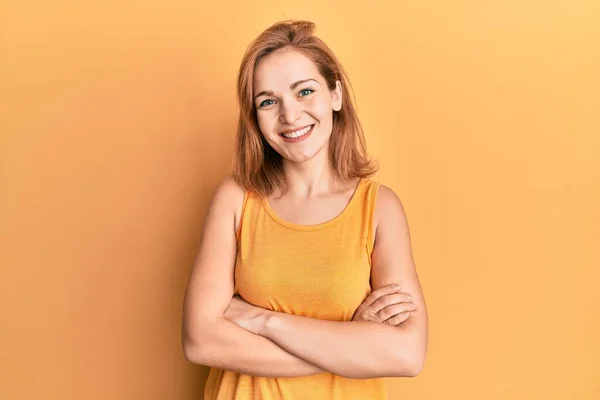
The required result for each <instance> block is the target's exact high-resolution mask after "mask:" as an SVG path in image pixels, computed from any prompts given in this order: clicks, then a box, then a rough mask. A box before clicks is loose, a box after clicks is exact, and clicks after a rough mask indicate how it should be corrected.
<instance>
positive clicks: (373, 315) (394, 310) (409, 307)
mask: <svg viewBox="0 0 600 400" xmlns="http://www.w3.org/2000/svg"><path fill="white" fill-rule="evenodd" d="M416 309H417V306H416V305H415V304H414V303H413V302H412V298H411V297H410V295H409V294H408V293H403V292H401V289H400V287H399V286H397V285H388V286H384V287H381V288H379V289H377V290H374V291H373V292H371V294H370V295H369V296H367V298H366V299H365V300H364V301H363V302H362V304H361V305H360V306H358V308H357V309H356V312H355V313H354V316H353V318H352V321H370V322H383V323H385V324H388V325H394V326H398V325H400V324H401V323H403V322H404V321H406V320H407V319H408V317H409V316H410V311H414V310H416Z"/></svg>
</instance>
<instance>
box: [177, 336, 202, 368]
mask: <svg viewBox="0 0 600 400" xmlns="http://www.w3.org/2000/svg"><path fill="white" fill-rule="evenodd" d="M182 348H183V355H184V356H185V359H186V360H188V361H189V362H191V363H192V364H201V365H206V355H205V354H204V353H205V351H204V349H205V348H206V346H203V345H202V341H199V340H196V339H194V338H190V337H184V338H183V340H182Z"/></svg>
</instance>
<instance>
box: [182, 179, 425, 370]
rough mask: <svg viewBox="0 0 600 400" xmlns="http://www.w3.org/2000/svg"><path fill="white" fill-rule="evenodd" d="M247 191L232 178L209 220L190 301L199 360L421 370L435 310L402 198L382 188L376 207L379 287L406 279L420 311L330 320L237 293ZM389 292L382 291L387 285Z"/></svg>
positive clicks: (188, 335)
mask: <svg viewBox="0 0 600 400" xmlns="http://www.w3.org/2000/svg"><path fill="white" fill-rule="evenodd" d="M240 196H241V197H243V191H242V190H241V189H240V188H239V187H238V186H237V185H236V184H235V183H234V182H233V181H231V180H230V181H226V182H224V183H223V184H222V185H221V186H220V187H219V189H218V190H217V192H216V193H215V196H214V198H213V202H212V204H211V206H210V209H209V212H208V214H207V217H206V220H205V226H204V230H203V237H202V240H201V245H200V250H199V253H198V258H197V260H196V264H195V266H194V269H193V271H192V274H191V276H190V280H189V284H188V290H187V292H186V299H185V304H184V315H183V317H184V318H183V347H184V353H185V355H186V357H187V358H188V359H189V360H190V361H192V362H195V363H198V364H204V365H209V366H215V367H219V368H223V369H226V370H231V371H236V372H240V373H244V374H248V375H253V376H269V377H291V376H305V375H311V374H315V373H318V372H322V371H328V372H331V373H334V374H337V375H341V376H345V377H349V378H370V377H379V376H415V375H417V374H418V373H419V372H420V370H421V369H422V367H423V363H424V360H425V354H426V348H427V312H426V307H425V302H424V299H423V295H422V291H421V288H420V284H419V281H418V277H417V274H416V269H415V266H414V262H413V259H412V251H411V247H410V238H409V232H408V224H407V222H406V217H405V214H404V210H403V208H402V204H401V203H400V200H399V199H398V198H397V197H396V195H395V194H394V193H393V192H392V191H391V190H390V189H388V188H386V187H383V186H382V187H381V189H380V193H379V197H378V201H377V205H376V212H375V214H376V215H375V219H376V221H377V230H376V238H375V247H374V251H373V257H372V273H371V284H372V287H373V289H378V288H382V287H389V285H391V284H396V285H399V287H400V288H402V291H403V292H407V293H409V294H410V295H411V296H412V299H413V302H414V303H415V304H416V310H415V311H413V312H411V314H410V318H408V319H407V320H406V321H404V322H403V323H402V324H400V325H398V326H394V325H392V324H385V323H381V322H366V321H351V322H334V321H324V320H318V319H312V318H306V317H300V316H294V315H289V314H284V313H277V312H272V311H268V310H264V309H261V308H258V307H255V306H252V305H250V304H248V303H246V302H244V301H243V300H240V299H233V300H232V296H233V265H234V263H235V255H236V251H237V248H236V240H235V235H234V233H233V232H234V229H233V228H232V227H233V226H235V218H234V212H232V210H234V209H235V208H234V207H236V205H237V203H238V202H239V203H240V204H241V200H240ZM379 292H381V290H380V291H379Z"/></svg>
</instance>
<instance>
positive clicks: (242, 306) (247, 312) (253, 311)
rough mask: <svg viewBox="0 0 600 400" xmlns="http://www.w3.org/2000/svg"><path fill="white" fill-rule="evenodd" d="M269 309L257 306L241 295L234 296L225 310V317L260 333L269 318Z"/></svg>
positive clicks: (255, 332) (246, 328) (256, 333)
mask: <svg viewBox="0 0 600 400" xmlns="http://www.w3.org/2000/svg"><path fill="white" fill-rule="evenodd" d="M267 314H268V310H265V309H264V308H260V307H256V306H254V305H252V304H250V303H248V302H247V301H245V300H244V299H242V298H241V297H240V296H239V295H235V296H233V298H232V299H231V302H230V303H229V306H228V307H227V309H226V310H225V314H224V315H225V318H227V319H228V320H230V321H231V322H233V323H235V324H236V325H238V326H240V327H242V328H244V329H245V330H247V331H249V332H252V333H254V334H255V335H260V332H261V330H262V328H263V326H264V323H265V320H266V318H267Z"/></svg>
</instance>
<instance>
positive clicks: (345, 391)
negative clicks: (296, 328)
mask: <svg viewBox="0 0 600 400" xmlns="http://www.w3.org/2000/svg"><path fill="white" fill-rule="evenodd" d="M378 189H379V183H378V182H375V181H372V180H370V179H367V178H363V179H361V180H360V181H359V183H358V185H357V187H356V189H355V191H354V194H353V195H352V198H351V199H350V201H349V202H348V204H347V206H346V207H345V209H344V210H343V211H342V212H341V213H340V214H339V215H338V216H336V217H334V218H333V219H331V220H329V221H327V222H324V223H321V224H317V225H298V224H294V223H291V222H288V221H285V220H283V219H282V218H280V217H279V216H277V214H275V212H274V211H273V210H272V209H271V207H270V205H269V203H268V201H267V199H266V198H264V197H259V196H258V195H257V194H254V193H251V192H246V194H245V196H244V205H243V208H242V218H241V220H240V224H239V227H238V231H237V232H236V235H237V242H238V253H237V259H236V265H235V271H234V274H235V293H239V294H240V295H241V297H242V298H243V299H244V300H246V301H248V302H249V303H251V304H254V305H256V306H258V307H262V308H265V309H268V310H272V311H278V312H283V313H287V314H293V315H301V316H305V317H311V318H319V319H324V320H331V321H350V320H352V316H353V315H354V312H355V311H356V309H357V308H358V306H359V305H360V304H361V303H362V302H363V300H364V299H365V297H366V296H367V295H368V294H369V293H370V291H371V287H370V276H371V254H372V252H373V232H372V226H373V210H374V207H375V200H376V196H377V191H378ZM204 398H205V400H290V399H294V400H296V399H300V400H303V399H310V400H352V399H357V400H359V399H360V400H381V399H386V398H387V396H386V389H385V384H384V380H383V378H374V379H349V378H345V377H342V376H339V375H335V374H332V373H329V372H322V373H318V374H314V375H310V376H304V377H293V378H267V377H255V376H249V375H244V374H238V373H236V372H232V371H225V370H222V369H218V368H211V370H210V373H209V377H208V380H207V382H206V386H205V392H204Z"/></svg>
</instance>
